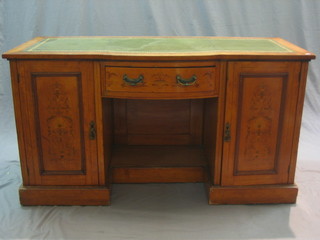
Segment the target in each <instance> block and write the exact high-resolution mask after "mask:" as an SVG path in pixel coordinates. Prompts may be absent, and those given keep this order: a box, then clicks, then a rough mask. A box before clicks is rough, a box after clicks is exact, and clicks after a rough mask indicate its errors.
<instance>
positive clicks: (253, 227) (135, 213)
mask: <svg viewBox="0 0 320 240" xmlns="http://www.w3.org/2000/svg"><path fill="white" fill-rule="evenodd" d="M296 182H297V184H298V185H299V195H298V201H297V203H296V204H292V205H291V204H289V205H286V204H277V205H235V206H231V205H224V206H222V205H220V206H212V205H208V204H207V197H206V192H205V188H204V186H203V184H192V183H191V184H189V183H188V184H116V185H114V186H113V192H112V205H111V206H101V207H88V206H72V207H66V206H59V207H58V206H52V207H49V206H38V207H22V206H20V204H19V199H18V193H17V189H18V187H19V186H20V184H21V175H20V167H19V162H18V161H4V162H3V164H2V165H1V167H0V206H1V207H0V222H1V224H0V239H139V240H144V239H148V240H152V239H159V240H160V239H161V240H163V239H185V240H188V239H190V240H191V239H192V240H195V239H197V240H200V239H303V240H312V239H320V198H319V197H320V162H319V161H304V162H302V163H299V164H298V167H297V174H296Z"/></svg>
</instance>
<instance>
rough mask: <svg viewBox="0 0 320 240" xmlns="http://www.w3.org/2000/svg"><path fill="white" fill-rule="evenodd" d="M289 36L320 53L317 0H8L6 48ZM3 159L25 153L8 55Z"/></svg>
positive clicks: (314, 80)
mask: <svg viewBox="0 0 320 240" xmlns="http://www.w3.org/2000/svg"><path fill="white" fill-rule="evenodd" d="M76 35H82V36H91V35H98V36H100V35H101V36H109V35H112V36H116V35H119V36H124V35H133V36H142V35H146V36H243V37H246V36H248V37H281V38H284V39H286V40H288V41H290V42H292V43H295V44H297V45H299V46H301V47H303V48H306V49H307V50H309V51H311V52H314V53H315V54H317V55H319V56H320V49H319V47H320V42H319V39H320V1H317V0H254V1H252V0H28V1H27V0H0V52H1V53H3V52H5V51H6V50H9V49H11V48H13V47H15V46H17V45H19V44H21V43H23V42H25V41H28V40H30V39H32V38H33V37H36V36H76ZM319 79H320V63H319V61H318V60H316V61H312V62H311V65H310V70H309V80H308V84H307V95H306V100H305V108H304V116H303V130H302V135H301V144H300V146H301V147H300V158H301V159H313V160H317V159H318V156H320V154H319V151H320V150H319V147H318V146H319V143H320V140H319V139H320V138H319V135H320V121H319V119H320V81H319ZM0 131H1V132H0V161H8V160H17V159H18V153H17V146H16V134H15V123H14V116H13V105H12V96H11V85H10V77H9V65H8V62H7V61H6V60H1V61H0Z"/></svg>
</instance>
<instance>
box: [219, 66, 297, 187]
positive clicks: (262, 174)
mask: <svg viewBox="0 0 320 240" xmlns="http://www.w3.org/2000/svg"><path fill="white" fill-rule="evenodd" d="M300 68H301V63H300V62H282V61H279V62H276V61H274V62H262V61H260V62H240V61H239V62H230V63H229V65H228V82H227V91H226V95H227V96H226V113H225V130H224V144H223V161H222V178H221V185H222V186H235V185H238V186H239V185H259V184H286V183H288V175H289V169H290V168H289V167H290V164H294V163H293V161H295V157H292V145H293V136H294V129H295V116H296V108H297V99H298V94H299V78H300ZM292 159H294V160H292Z"/></svg>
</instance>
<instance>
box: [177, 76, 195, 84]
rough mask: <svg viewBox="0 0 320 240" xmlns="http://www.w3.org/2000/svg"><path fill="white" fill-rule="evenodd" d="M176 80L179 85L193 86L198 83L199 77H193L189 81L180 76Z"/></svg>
mask: <svg viewBox="0 0 320 240" xmlns="http://www.w3.org/2000/svg"><path fill="white" fill-rule="evenodd" d="M176 79H177V83H179V84H181V85H183V86H190V85H193V84H194V83H195V82H196V81H197V76H196V75H193V76H192V77H191V78H189V79H183V78H182V77H181V76H180V75H177V77H176Z"/></svg>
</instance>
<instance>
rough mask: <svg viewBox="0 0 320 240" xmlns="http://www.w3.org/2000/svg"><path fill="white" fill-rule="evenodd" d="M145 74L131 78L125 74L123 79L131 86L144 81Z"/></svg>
mask: <svg viewBox="0 0 320 240" xmlns="http://www.w3.org/2000/svg"><path fill="white" fill-rule="evenodd" d="M143 78H144V77H143V75H142V74H140V75H139V77H138V78H129V77H128V75H127V74H124V75H123V81H125V82H126V83H128V84H129V85H131V86H136V85H137V84H138V83H143Z"/></svg>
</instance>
